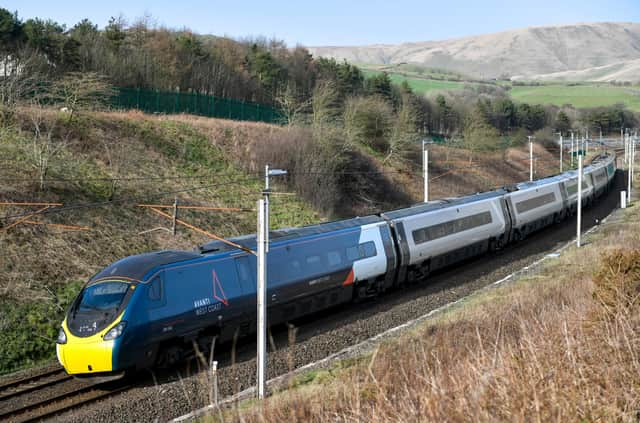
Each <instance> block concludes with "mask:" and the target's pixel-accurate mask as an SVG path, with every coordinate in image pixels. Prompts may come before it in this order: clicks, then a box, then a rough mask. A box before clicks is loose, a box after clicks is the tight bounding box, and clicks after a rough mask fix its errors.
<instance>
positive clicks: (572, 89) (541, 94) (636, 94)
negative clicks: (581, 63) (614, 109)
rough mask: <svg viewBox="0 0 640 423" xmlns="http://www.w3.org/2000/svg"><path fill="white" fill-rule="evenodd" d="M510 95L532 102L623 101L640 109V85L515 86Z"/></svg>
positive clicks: (581, 103) (591, 103)
mask: <svg viewBox="0 0 640 423" xmlns="http://www.w3.org/2000/svg"><path fill="white" fill-rule="evenodd" d="M511 97H512V98H513V99H514V100H517V101H521V102H526V103H531V104H555V105H556V106H562V105H565V104H571V105H573V106H574V107H576V108H584V107H598V106H610V105H613V104H616V103H622V104H624V105H626V106H627V107H628V108H629V109H630V110H633V111H637V112H638V111H640V89H639V88H638V87H615V86H612V85H608V84H592V85H575V86H568V85H540V86H514V87H513V88H512V89H511Z"/></svg>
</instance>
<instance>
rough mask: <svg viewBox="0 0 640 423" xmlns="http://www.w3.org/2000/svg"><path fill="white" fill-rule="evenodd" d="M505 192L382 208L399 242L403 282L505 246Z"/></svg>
mask: <svg viewBox="0 0 640 423" xmlns="http://www.w3.org/2000/svg"><path fill="white" fill-rule="evenodd" d="M505 193H506V191H505V190H496V191H491V192H486V193H478V194H476V195H470V196H467V197H462V198H457V199H452V200H444V201H438V202H429V203H427V204H421V205H416V206H413V207H409V208H406V209H401V210H395V211H391V212H386V213H383V214H382V216H383V217H384V218H385V219H387V220H388V221H389V222H390V223H391V225H392V227H393V228H394V230H395V232H396V236H397V238H398V242H399V245H400V247H399V248H400V254H399V255H400V257H401V259H400V260H401V261H400V269H399V273H400V274H399V277H398V279H399V281H400V282H403V281H405V280H408V281H409V282H412V281H414V280H416V279H418V278H420V277H423V276H425V275H427V274H428V273H429V272H430V271H433V270H436V269H439V268H442V267H445V266H448V265H450V264H453V263H455V262H458V261H462V260H464V259H467V258H469V257H472V256H475V255H479V254H482V253H483V252H485V251H487V250H489V249H490V248H492V247H496V248H497V247H500V246H502V245H504V244H505V243H506V238H505V234H506V233H508V231H509V228H510V226H511V221H510V218H509V214H508V211H507V209H506V204H505V203H504V200H503V196H504V194H505Z"/></svg>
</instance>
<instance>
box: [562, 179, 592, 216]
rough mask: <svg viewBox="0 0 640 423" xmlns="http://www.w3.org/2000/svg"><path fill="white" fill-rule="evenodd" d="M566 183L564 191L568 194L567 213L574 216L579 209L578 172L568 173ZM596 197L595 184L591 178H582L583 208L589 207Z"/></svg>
mask: <svg viewBox="0 0 640 423" xmlns="http://www.w3.org/2000/svg"><path fill="white" fill-rule="evenodd" d="M564 175H566V178H565V181H564V190H565V192H566V198H567V201H566V205H565V208H566V210H567V213H568V214H570V215H574V214H575V213H576V211H577V208H578V171H577V170H574V171H570V172H566V173H565V174H564ZM594 197H595V190H594V189H593V182H592V179H591V178H587V177H585V178H582V204H583V206H585V207H587V206H589V205H590V204H591V203H592V202H593V199H594Z"/></svg>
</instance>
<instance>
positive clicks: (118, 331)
mask: <svg viewBox="0 0 640 423" xmlns="http://www.w3.org/2000/svg"><path fill="white" fill-rule="evenodd" d="M126 326H127V322H120V323H118V324H117V325H115V326H114V327H112V328H111V330H110V331H109V332H107V333H106V334H105V335H104V338H102V339H104V340H105V341H111V340H112V339H116V338H119V337H120V336H121V335H122V332H124V328H125V327H126Z"/></svg>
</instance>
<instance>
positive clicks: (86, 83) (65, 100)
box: [51, 72, 114, 120]
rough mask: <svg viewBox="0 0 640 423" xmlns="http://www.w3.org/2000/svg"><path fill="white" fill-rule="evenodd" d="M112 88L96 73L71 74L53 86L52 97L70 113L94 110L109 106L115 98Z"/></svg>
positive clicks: (70, 114) (70, 117)
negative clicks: (110, 101) (108, 103)
mask: <svg viewBox="0 0 640 423" xmlns="http://www.w3.org/2000/svg"><path fill="white" fill-rule="evenodd" d="M113 94H114V91H113V88H112V86H111V85H110V84H109V83H108V82H106V80H105V79H104V78H102V77H101V76H100V75H98V74H97V73H95V72H86V73H80V72H69V73H67V74H66V75H65V76H64V77H63V78H62V79H61V80H59V81H56V83H55V84H54V85H53V89H52V94H51V95H52V96H53V98H54V100H55V101H56V102H59V103H60V104H62V105H63V106H64V107H66V108H67V109H68V111H69V120H71V119H72V118H73V114H74V112H75V111H76V110H94V109H97V108H100V107H101V106H104V105H105V104H107V102H108V101H109V99H110V98H111V97H112V96H113Z"/></svg>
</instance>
